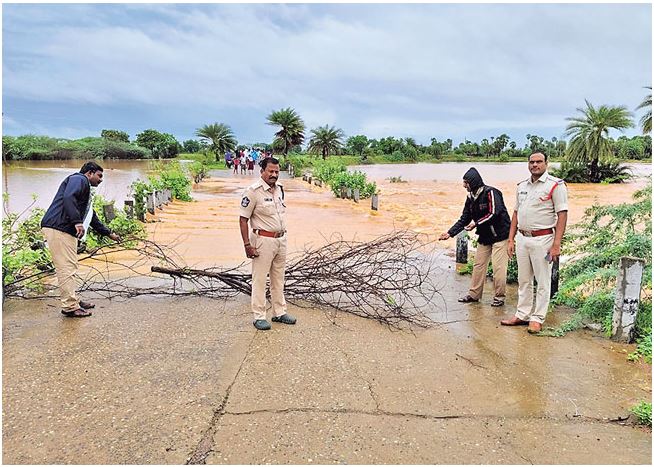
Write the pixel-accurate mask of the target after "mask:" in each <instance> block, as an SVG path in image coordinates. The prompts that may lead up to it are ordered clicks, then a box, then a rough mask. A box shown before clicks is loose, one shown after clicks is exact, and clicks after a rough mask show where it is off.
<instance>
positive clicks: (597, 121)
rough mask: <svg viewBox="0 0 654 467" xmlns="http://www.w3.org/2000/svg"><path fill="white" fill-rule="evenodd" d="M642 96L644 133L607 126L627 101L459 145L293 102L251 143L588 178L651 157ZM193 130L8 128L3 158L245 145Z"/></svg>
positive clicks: (627, 122)
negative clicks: (35, 131) (350, 122)
mask: <svg viewBox="0 0 654 467" xmlns="http://www.w3.org/2000/svg"><path fill="white" fill-rule="evenodd" d="M646 89H649V90H650V94H649V95H648V96H646V97H645V99H644V100H643V101H642V103H641V104H640V105H639V106H638V107H637V108H636V109H635V110H641V109H644V110H645V113H644V115H643V116H642V118H641V119H640V122H639V123H640V127H641V130H642V132H643V136H634V137H631V138H628V137H626V136H620V137H619V138H617V139H613V138H611V137H610V136H609V130H617V131H620V132H624V130H626V129H628V128H632V127H634V126H635V124H634V120H633V114H632V113H631V112H630V111H629V110H628V109H627V107H625V106H606V105H601V106H599V107H595V106H594V105H593V104H591V103H590V102H588V101H586V106H585V107H584V108H578V109H577V111H578V112H579V114H578V115H576V116H574V117H570V118H568V119H566V120H567V121H568V122H569V123H568V125H567V127H566V130H565V137H567V138H570V140H569V142H568V141H566V140H565V139H558V138H556V137H553V138H551V139H546V138H544V137H542V136H538V135H532V134H527V135H526V140H527V142H526V144H525V145H524V146H523V147H518V145H517V143H516V142H515V141H513V140H512V139H511V138H510V137H509V135H507V134H506V133H502V134H500V135H497V136H491V137H490V138H484V139H482V140H481V141H480V142H474V141H470V140H468V139H465V140H464V141H463V142H461V143H459V145H458V146H454V145H453V142H452V139H449V138H448V139H446V140H444V141H438V140H437V139H436V138H431V141H430V144H428V145H423V144H419V143H417V142H416V141H415V139H414V138H411V137H406V138H397V137H395V136H388V137H385V138H379V139H375V138H368V137H367V136H366V135H353V136H350V137H348V138H346V135H345V132H344V131H343V130H342V129H341V128H337V127H336V126H330V125H328V124H327V125H324V126H318V127H316V128H313V129H311V130H310V131H309V134H308V139H307V134H306V133H307V128H306V125H305V123H304V121H303V119H302V117H301V116H300V115H299V114H298V113H297V111H296V110H295V109H293V108H291V107H287V108H282V109H280V110H275V111H272V112H271V113H270V114H269V115H268V116H267V117H266V120H267V123H268V124H269V125H271V126H274V127H275V129H276V131H275V132H274V138H273V140H272V142H271V143H257V144H255V145H252V146H257V147H262V148H263V149H266V150H273V151H274V152H275V153H277V154H284V156H287V155H288V154H289V152H298V153H302V152H304V149H303V145H305V143H306V152H307V153H309V154H316V155H319V156H321V157H322V158H323V159H327V158H328V157H329V156H332V155H342V154H351V155H355V156H358V157H359V158H360V159H361V161H362V162H363V163H366V162H368V161H369V159H370V158H371V157H372V158H374V157H382V158H383V160H384V161H387V162H416V161H419V160H429V159H430V158H431V159H439V158H442V157H454V158H456V159H457V160H459V159H462V158H463V160H465V159H468V158H486V159H491V158H493V159H499V160H500V161H503V160H511V159H514V158H524V157H527V156H528V155H529V154H531V153H533V152H544V153H546V154H547V155H548V156H549V157H552V158H555V159H556V158H559V159H562V160H563V161H564V162H565V164H566V169H567V170H568V171H572V172H575V173H583V174H582V175H583V177H585V178H587V179H588V180H589V181H599V179H601V174H602V170H603V167H604V168H606V167H609V166H611V164H614V163H615V161H617V160H627V159H629V160H643V159H649V158H650V157H651V154H652V139H651V135H650V133H651V127H652V123H651V122H652V111H651V106H652V95H651V87H647V88H646ZM195 136H197V137H198V138H199V139H189V140H186V141H184V142H182V143H180V142H179V141H178V140H177V139H176V138H175V137H174V136H173V135H171V134H169V133H161V132H159V131H157V130H154V129H148V130H144V131H143V132H141V133H139V134H137V135H136V137H135V139H134V140H133V141H130V138H129V135H128V134H127V133H126V132H124V131H120V130H102V132H101V135H100V137H99V138H98V137H87V138H81V139H78V140H67V139H57V138H51V137H47V136H35V135H25V136H19V137H12V136H3V138H2V142H3V148H2V153H3V159H4V160H20V159H67V158H124V159H149V158H160V159H163V158H172V157H175V156H177V155H178V154H179V153H181V152H185V153H197V152H205V153H206V152H211V153H213V154H214V156H215V158H216V160H219V159H220V158H222V155H223V154H224V153H225V152H227V151H234V150H236V149H239V148H242V147H244V146H243V145H239V144H238V141H237V139H236V136H235V134H234V132H233V131H232V129H231V128H230V126H229V125H227V124H225V123H218V122H216V123H211V124H207V125H204V126H202V127H200V128H198V129H197V130H196V132H195Z"/></svg>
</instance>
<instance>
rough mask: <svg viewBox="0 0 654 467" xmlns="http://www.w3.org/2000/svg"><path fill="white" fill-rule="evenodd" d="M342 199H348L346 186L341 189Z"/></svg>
mask: <svg viewBox="0 0 654 467" xmlns="http://www.w3.org/2000/svg"><path fill="white" fill-rule="evenodd" d="M341 198H342V199H345V198H347V189H346V188H345V187H344V186H342V187H341Z"/></svg>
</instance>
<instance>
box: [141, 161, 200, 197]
mask: <svg viewBox="0 0 654 467" xmlns="http://www.w3.org/2000/svg"><path fill="white" fill-rule="evenodd" d="M150 186H151V187H152V189H153V190H163V189H164V188H170V190H171V191H172V193H173V197H174V198H177V199H179V200H182V201H191V180H190V178H189V176H188V175H187V173H186V172H185V171H184V169H183V168H182V166H181V165H180V163H179V162H177V161H174V162H171V163H170V164H167V165H166V166H164V168H163V169H162V170H161V172H160V173H159V175H158V176H156V177H150Z"/></svg>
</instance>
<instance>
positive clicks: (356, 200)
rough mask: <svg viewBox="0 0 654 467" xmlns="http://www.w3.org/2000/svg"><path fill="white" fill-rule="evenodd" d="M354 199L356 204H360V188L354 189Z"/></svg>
mask: <svg viewBox="0 0 654 467" xmlns="http://www.w3.org/2000/svg"><path fill="white" fill-rule="evenodd" d="M353 198H354V202H355V203H358V202H359V189H358V188H355V189H354V196H353Z"/></svg>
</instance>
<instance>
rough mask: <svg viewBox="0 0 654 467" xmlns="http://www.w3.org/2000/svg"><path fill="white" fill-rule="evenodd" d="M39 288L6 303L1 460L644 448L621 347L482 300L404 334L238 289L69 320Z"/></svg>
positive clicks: (625, 452)
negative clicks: (264, 313) (256, 309)
mask: <svg viewBox="0 0 654 467" xmlns="http://www.w3.org/2000/svg"><path fill="white" fill-rule="evenodd" d="M466 285H467V281H466V279H465V278H463V279H462V278H458V277H456V276H453V279H452V281H451V282H450V283H448V284H447V290H449V291H450V292H448V293H452V294H456V293H459V292H461V291H464V290H465V286H466ZM514 300H515V297H514V295H513V294H512V293H511V294H509V296H508V305H507V306H508V307H510V306H511V304H512V303H513V302H514ZM54 303H55V301H54V300H53V301H48V302H24V301H21V302H8V303H5V307H4V311H3V318H4V319H3V462H4V463H31V464H39V463H74V464H94V463H107V464H114V463H116V464H120V463H129V464H134V463H135V464H150V463H168V464H182V463H187V462H189V463H211V464H213V463H216V464H218V463H227V464H260V463H281V464H286V463H291V464H311V463H317V464H330V463H373V464H374V463H390V464H394V463H402V464H414V463H416V464H421V463H428V464H433V463H449V464H461V463H491V464H498V463H501V464H516V463H517V464H525V463H526V464H528V463H537V464H548V463H572V464H580V463H599V464H606V463H616V464H634V463H635V464H647V463H649V462H650V461H651V432H650V431H649V430H646V429H643V428H639V427H635V426H631V425H628V424H627V425H624V424H623V425H621V424H620V422H612V421H611V419H617V418H620V417H624V416H626V415H627V414H628V408H629V407H630V406H631V405H633V404H634V403H635V402H637V401H638V400H640V399H649V398H650V397H651V386H650V380H651V367H650V366H649V365H643V364H633V363H629V362H627V361H626V358H625V357H626V353H625V351H630V350H631V348H630V347H625V346H619V345H616V344H614V343H612V342H610V341H608V340H606V339H603V338H601V337H599V336H595V335H593V334H592V333H586V332H580V333H575V334H572V335H569V336H568V337H566V338H564V339H553V338H538V337H533V336H530V335H528V334H527V333H526V332H525V330H524V329H523V328H520V329H506V328H501V327H500V326H499V324H498V319H499V318H500V317H501V316H502V311H497V310H495V309H491V308H490V307H488V306H485V305H483V304H475V305H472V306H470V305H467V306H466V305H460V306H456V307H451V308H449V309H448V310H447V316H434V318H435V319H437V320H440V321H448V322H449V323H450V324H443V325H440V326H437V327H435V328H432V329H428V330H420V329H418V330H414V333H409V332H393V331H390V330H388V329H387V328H385V327H383V326H380V325H379V324H377V323H376V322H372V321H368V320H364V319H361V318H357V317H354V316H349V315H337V316H336V317H335V318H334V317H333V316H331V315H329V314H327V313H324V312H321V311H320V310H312V309H303V308H297V307H291V312H292V313H294V314H296V315H297V316H298V318H299V322H298V324H297V325H295V326H284V325H281V324H277V323H273V329H272V330H271V331H268V332H256V331H255V330H254V328H253V327H252V326H251V324H250V314H249V310H248V303H247V298H245V297H241V298H238V299H236V300H233V301H230V302H228V303H223V302H216V301H212V300H208V299H201V298H193V299H188V298H185V299H182V298H176V299H170V298H168V299H161V300H159V299H157V300H152V299H149V300H146V299H139V300H131V301H129V302H115V301H114V302H109V301H106V300H99V301H97V303H98V309H97V310H96V312H95V313H94V316H93V317H92V318H90V319H84V320H77V321H76V320H69V319H64V318H60V317H59V316H57V315H58V309H57V308H56V307H53V306H52V305H53V304H54ZM26 305H27V306H26ZM564 313H565V312H564V311H563V310H557V311H556V313H554V314H553V319H557V318H558V319H563V318H564V316H562V315H563V314H564ZM548 319H549V318H548ZM576 415H578V416H576Z"/></svg>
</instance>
